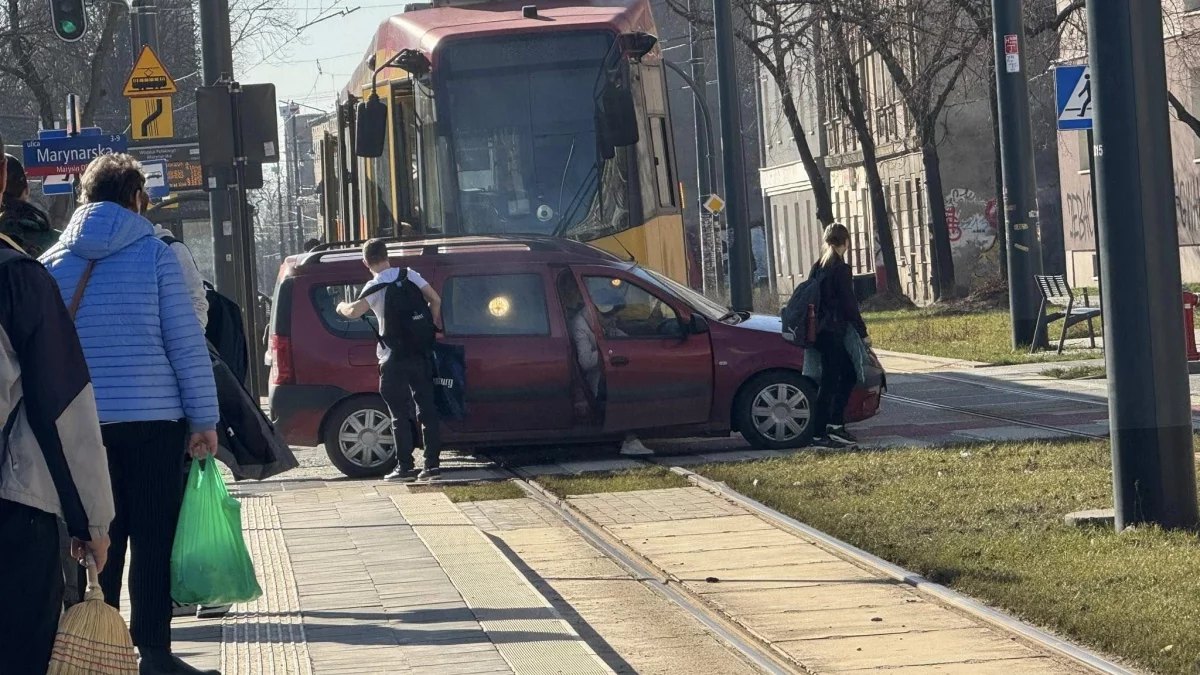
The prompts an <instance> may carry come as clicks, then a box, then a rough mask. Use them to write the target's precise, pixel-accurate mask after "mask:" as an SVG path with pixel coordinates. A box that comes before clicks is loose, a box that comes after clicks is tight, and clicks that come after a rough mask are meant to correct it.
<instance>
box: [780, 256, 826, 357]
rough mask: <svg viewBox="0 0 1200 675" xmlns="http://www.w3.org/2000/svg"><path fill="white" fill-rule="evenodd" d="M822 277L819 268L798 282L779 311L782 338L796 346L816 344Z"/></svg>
mask: <svg viewBox="0 0 1200 675" xmlns="http://www.w3.org/2000/svg"><path fill="white" fill-rule="evenodd" d="M824 277H825V274H824V271H823V270H821V271H818V272H817V273H816V274H814V275H812V276H811V277H809V278H808V279H805V280H804V281H802V282H800V285H799V286H796V290H794V291H792V297H791V298H788V301H787V304H786V305H784V307H783V310H782V311H780V312H779V317H780V318H781V319H783V339H784V340H787V341H788V342H790V343H792V344H794V345H796V346H798V347H812V346H813V345H814V344H816V341H817V328H818V317H819V316H820V315H821V280H822V279H823V278H824Z"/></svg>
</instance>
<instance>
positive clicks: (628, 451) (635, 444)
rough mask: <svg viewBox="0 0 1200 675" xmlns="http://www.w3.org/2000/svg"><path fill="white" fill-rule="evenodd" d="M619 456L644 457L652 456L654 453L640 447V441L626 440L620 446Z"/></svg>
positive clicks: (644, 447) (635, 439)
mask: <svg viewBox="0 0 1200 675" xmlns="http://www.w3.org/2000/svg"><path fill="white" fill-rule="evenodd" d="M621 454H622V455H626V456H629V457H645V456H647V455H653V454H654V451H653V450H651V449H650V448H647V447H646V446H644V445H642V441H641V440H640V439H637V438H627V439H625V442H624V443H622V444H621Z"/></svg>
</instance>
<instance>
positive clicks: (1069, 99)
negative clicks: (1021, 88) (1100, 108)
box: [1054, 64, 1096, 131]
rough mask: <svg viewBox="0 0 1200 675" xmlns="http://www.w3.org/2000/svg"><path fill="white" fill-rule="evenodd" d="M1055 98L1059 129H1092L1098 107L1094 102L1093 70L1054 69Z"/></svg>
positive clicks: (1064, 67) (1082, 68)
mask: <svg viewBox="0 0 1200 675" xmlns="http://www.w3.org/2000/svg"><path fill="white" fill-rule="evenodd" d="M1054 97H1055V99H1056V101H1057V103H1058V128H1059V129H1060V130H1062V131H1071V130H1076V131H1077V130H1087V129H1091V128H1092V116H1093V114H1094V113H1095V111H1096V106H1095V104H1094V103H1093V102H1092V69H1091V68H1090V67H1088V66H1087V65H1086V64H1084V65H1080V66H1058V67H1057V68H1055V69H1054Z"/></svg>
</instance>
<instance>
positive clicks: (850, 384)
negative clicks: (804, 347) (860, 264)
mask: <svg viewBox="0 0 1200 675" xmlns="http://www.w3.org/2000/svg"><path fill="white" fill-rule="evenodd" d="M824 238H825V248H824V252H823V253H822V254H821V259H820V260H818V261H817V262H816V264H815V265H813V268H812V271H811V272H809V278H810V279H817V278H819V279H820V284H821V304H820V312H819V313H818V315H817V339H816V344H815V345H814V348H815V349H816V350H817V352H819V353H820V354H821V383H820V388H819V389H818V390H817V405H816V412H815V414H814V415H813V419H812V423H813V439H814V442H816V443H818V444H831V443H832V444H847V445H853V444H855V443H857V442H858V439H857V438H855V437H854V435H853V434H851V433H850V432H849V431H847V430H846V421H845V415H846V404H847V403H848V402H849V401H850V392H851V391H852V390H853V389H854V383H855V382H857V381H858V375H857V372H856V370H855V368H854V361H853V360H852V358H851V356H850V352H849V350H848V349H847V348H846V334H847V331H849V330H854V331H856V332H857V333H858V337H860V338H862V340H863V342H864V343H865V344H866V345H868V346H869V345H870V344H871V338H870V337H869V336H868V335H867V324H866V323H865V322H863V318H862V313H861V312H860V311H859V309H858V298H857V297H856V296H855V295H854V285H853V284H852V277H853V275H852V274H851V271H850V266H849V265H848V264H846V260H845V256H846V252H847V251H848V250H849V249H850V231H849V230H847V229H846V226H845V225H842V224H841V223H833V224H832V225H830V226H829V227H827V228H825V237H824Z"/></svg>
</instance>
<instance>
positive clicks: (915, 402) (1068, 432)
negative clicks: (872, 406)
mask: <svg viewBox="0 0 1200 675" xmlns="http://www.w3.org/2000/svg"><path fill="white" fill-rule="evenodd" d="M883 398H884V400H886V401H894V402H896V403H902V404H904V405H910V406H914V407H918V408H927V409H930V410H941V411H945V412H953V413H958V414H960V415H968V416H971V417H978V418H981V419H985V420H991V421H993V422H1004V423H1005V424H1009V425H1013V426H1020V427H1026V428H1029V429H1038V430H1040V431H1050V432H1053V433H1056V434H1062V435H1065V436H1077V437H1079V438H1088V439H1093V440H1106V439H1107V438H1108V435H1107V434H1093V433H1089V432H1086V431H1079V430H1078V429H1068V428H1067V427H1059V426H1055V425H1053V424H1042V423H1040V422H1030V421H1028V420H1021V419H1017V418H1014V417H1006V416H1004V415H993V414H991V413H985V412H982V411H979V410H972V409H970V408H964V407H962V406H954V405H948V404H946V403H934V402H932V401H922V400H920V399H916V398H909V397H907V396H899V395H897V394H884V395H883Z"/></svg>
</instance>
